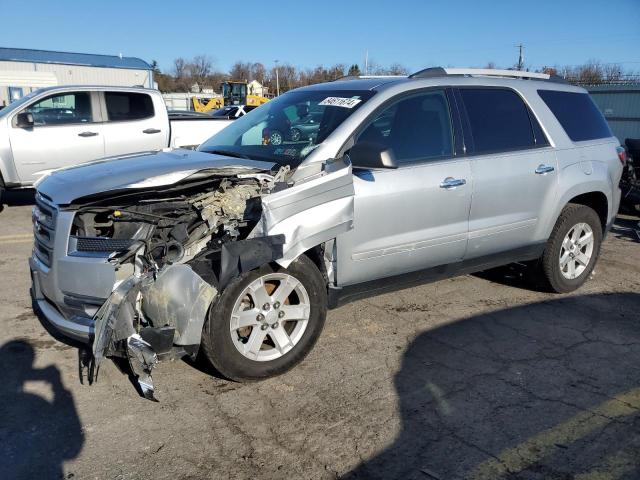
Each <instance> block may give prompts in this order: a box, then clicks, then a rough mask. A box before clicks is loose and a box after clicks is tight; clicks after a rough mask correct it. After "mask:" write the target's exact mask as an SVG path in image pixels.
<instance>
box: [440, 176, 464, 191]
mask: <svg viewBox="0 0 640 480" xmlns="http://www.w3.org/2000/svg"><path fill="white" fill-rule="evenodd" d="M466 183H467V181H466V180H465V179H464V178H453V177H447V178H445V179H444V180H443V181H442V182H441V183H440V188H446V189H447V190H449V189H453V188H456V187H461V186H462V185H466Z"/></svg>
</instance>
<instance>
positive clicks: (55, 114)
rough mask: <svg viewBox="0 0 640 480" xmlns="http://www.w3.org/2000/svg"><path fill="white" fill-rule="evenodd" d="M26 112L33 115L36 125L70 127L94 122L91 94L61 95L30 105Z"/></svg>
mask: <svg viewBox="0 0 640 480" xmlns="http://www.w3.org/2000/svg"><path fill="white" fill-rule="evenodd" d="M24 111H25V112H28V113H31V114H32V115H33V121H34V125H35V126H36V127H38V126H46V125H69V124H74V123H89V122H92V121H93V116H92V114H91V94H90V93H89V92H74V93H61V94H57V95H52V96H50V97H46V98H44V99H42V100H40V101H39V102H36V103H34V104H32V105H29V106H28V107H27V108H25V109H24Z"/></svg>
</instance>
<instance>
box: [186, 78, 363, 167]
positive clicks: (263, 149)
mask: <svg viewBox="0 0 640 480" xmlns="http://www.w3.org/2000/svg"><path fill="white" fill-rule="evenodd" d="M373 95H374V92H372V91H370V90H324V89H322V90H307V91H304V90H303V91H299V92H298V91H292V92H288V93H285V94H284V95H281V96H279V97H278V98H275V99H274V100H271V101H270V102H268V103H265V104H264V105H262V106H261V107H259V108H256V109H255V110H253V111H251V112H250V113H248V114H246V115H243V116H242V117H240V118H238V119H237V120H234V122H233V123H232V124H231V125H229V126H228V127H226V128H225V129H224V130H222V131H221V132H220V133H218V134H216V135H214V136H213V137H211V138H210V139H209V140H207V141H206V142H204V143H203V144H202V145H201V146H200V147H199V148H198V150H200V151H202V152H212V153H216V152H225V154H227V155H235V156H238V157H246V158H251V159H255V160H266V161H270V162H274V163H277V164H279V165H290V166H292V167H295V166H297V165H298V164H299V163H300V162H301V161H302V160H304V159H305V158H306V157H307V156H308V155H309V154H310V153H311V152H312V151H313V150H314V149H315V147H316V146H317V145H319V144H320V143H322V142H323V141H324V140H325V139H326V138H327V137H328V136H329V135H330V134H331V133H332V132H333V131H334V130H335V129H336V128H337V127H338V126H339V125H340V124H341V123H342V122H344V120H345V119H346V118H348V117H349V116H350V115H351V114H353V112H355V111H356V110H357V109H358V108H360V107H361V106H362V105H363V104H364V103H365V102H366V101H367V100H368V99H369V98H371V97H372V96H373ZM312 117H313V118H319V119H320V121H319V122H314V123H313V124H312V127H309V128H308V129H305V131H304V133H303V134H301V132H300V131H299V129H298V130H297V127H296V126H297V125H299V124H300V123H303V122H306V119H307V118H312ZM294 127H295V128H294Z"/></svg>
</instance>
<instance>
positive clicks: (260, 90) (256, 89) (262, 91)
mask: <svg viewBox="0 0 640 480" xmlns="http://www.w3.org/2000/svg"><path fill="white" fill-rule="evenodd" d="M247 93H248V94H249V95H257V96H258V97H269V88H268V87H265V86H264V85H262V84H261V83H260V82H259V81H257V80H251V81H250V82H249V83H248V84H247Z"/></svg>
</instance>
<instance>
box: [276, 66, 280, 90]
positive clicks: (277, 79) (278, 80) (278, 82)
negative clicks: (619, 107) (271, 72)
mask: <svg viewBox="0 0 640 480" xmlns="http://www.w3.org/2000/svg"><path fill="white" fill-rule="evenodd" d="M279 96H280V72H279V71H278V60H276V97H279Z"/></svg>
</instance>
